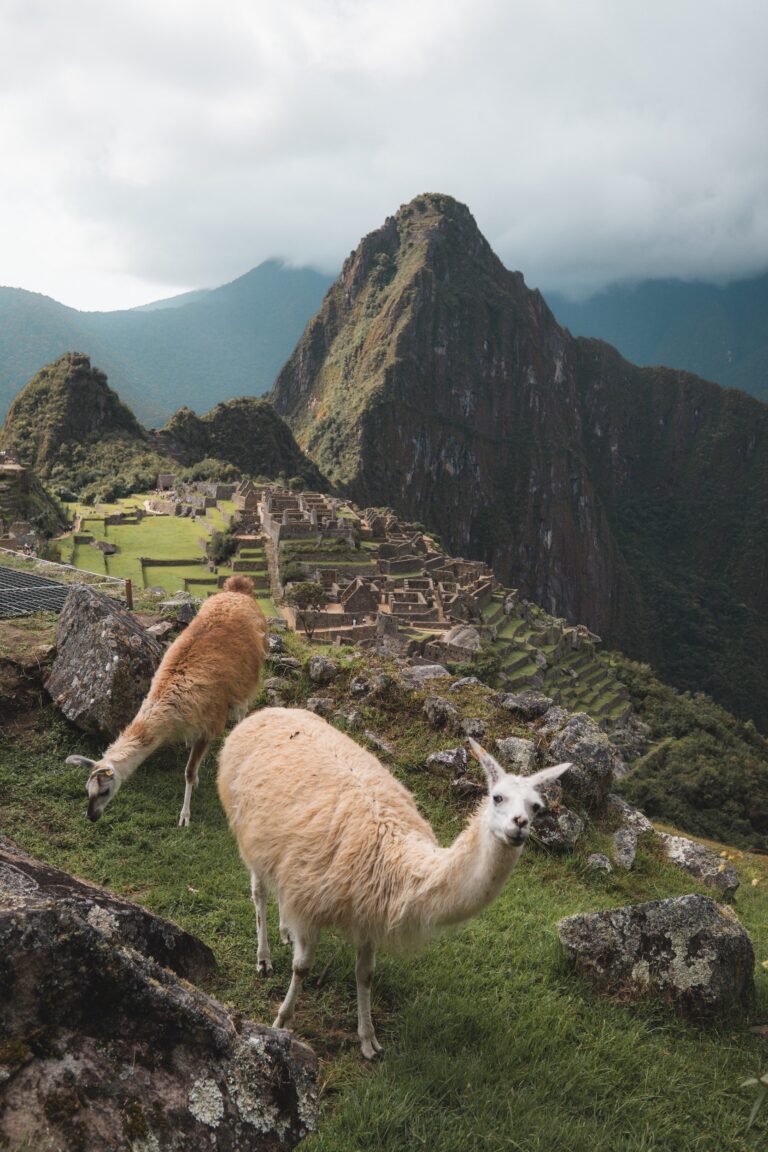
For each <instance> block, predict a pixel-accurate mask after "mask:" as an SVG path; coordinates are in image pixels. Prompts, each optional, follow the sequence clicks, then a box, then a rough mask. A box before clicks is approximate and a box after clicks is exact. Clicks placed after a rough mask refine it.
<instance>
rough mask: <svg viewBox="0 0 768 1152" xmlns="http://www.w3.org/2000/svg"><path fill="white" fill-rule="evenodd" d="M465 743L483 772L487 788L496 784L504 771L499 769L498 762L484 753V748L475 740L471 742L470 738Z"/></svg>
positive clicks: (487, 753) (488, 753)
mask: <svg viewBox="0 0 768 1152" xmlns="http://www.w3.org/2000/svg"><path fill="white" fill-rule="evenodd" d="M467 743H468V744H469V750H470V752H471V753H472V755H473V756H474V758H475V760H477V761H478V762H479V764H480V767H481V768H482V770H483V772H485V775H486V779H487V780H488V785H489V787H491V786H492V785H494V784H496V783H498V781H499V780H500V779H501V777H502V776H503V775H504V769H503V768H502V767H501V765H500V764H499V763H498V761H497V760H494V758H493V756H491V754H490V752H486V750H485V748H483V747H482V746H481V745H480V744H478V742H477V740H473V739H472V737H471V736H470V737H469V739H468V741H467Z"/></svg>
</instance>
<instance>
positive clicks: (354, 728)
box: [332, 708, 363, 732]
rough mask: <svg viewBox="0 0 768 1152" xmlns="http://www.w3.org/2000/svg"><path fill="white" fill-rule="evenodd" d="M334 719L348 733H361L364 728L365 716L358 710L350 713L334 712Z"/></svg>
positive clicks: (351, 710)
mask: <svg viewBox="0 0 768 1152" xmlns="http://www.w3.org/2000/svg"><path fill="white" fill-rule="evenodd" d="M332 719H333V720H334V722H335V723H337V724H341V726H342V727H343V728H346V729H347V731H348V732H359V731H360V729H361V728H362V726H363V715H362V713H361V712H359V711H358V710H357V708H352V709H350V711H349V712H342V711H339V712H334V714H333V717H332Z"/></svg>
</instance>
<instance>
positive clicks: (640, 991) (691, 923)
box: [558, 895, 755, 1017]
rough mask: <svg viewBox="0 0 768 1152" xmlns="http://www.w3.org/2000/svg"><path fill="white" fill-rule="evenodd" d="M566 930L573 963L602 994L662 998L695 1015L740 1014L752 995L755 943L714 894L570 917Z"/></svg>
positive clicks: (564, 922) (562, 937) (562, 926)
mask: <svg viewBox="0 0 768 1152" xmlns="http://www.w3.org/2000/svg"><path fill="white" fill-rule="evenodd" d="M558 931H559V934H560V941H561V943H562V945H563V947H564V949H565V953H566V957H567V959H568V962H569V963H570V965H571V966H572V967H573V968H575V969H576V971H578V972H579V973H580V974H581V975H582V976H584V977H586V978H587V979H588V980H589V981H590V982H591V983H592V984H594V985H595V987H596V988H598V989H599V990H600V991H602V992H607V993H609V994H611V995H619V996H622V997H627V996H629V997H632V998H636V999H639V998H642V997H646V996H655V997H659V998H661V999H663V1000H665V1001H667V1002H668V1003H670V1004H673V1005H674V1006H675V1007H677V1008H679V1009H680V1010H681V1011H682V1012H684V1013H685V1014H687V1015H690V1016H694V1017H705V1016H710V1015H714V1014H721V1013H722V1014H726V1013H728V1014H731V1013H736V1012H739V1011H741V1010H743V1009H745V1008H747V1007H748V1006H749V1004H750V1002H751V1000H752V997H753V994H754V976H753V969H754V963H755V954H754V949H753V947H752V942H751V940H750V938H749V936H748V935H747V933H746V932H745V930H744V928H742V926H741V924H740V923H739V922H738V920H737V919H736V916H735V915H734V914H733V913H732V912H731V910H730V909H729V908H727V907H723V906H721V905H719V904H716V903H715V902H714V900H710V899H709V898H708V897H707V896H693V895H692V896H678V897H676V898H674V899H670V900H651V901H649V902H648V903H646V904H629V905H626V906H624V907H622V908H612V909H610V910H609V911H607V912H594V913H588V914H584V915H580V916H568V917H567V918H566V919H565V920H561V921H560V923H559V925H558Z"/></svg>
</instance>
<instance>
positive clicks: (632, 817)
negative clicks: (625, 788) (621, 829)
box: [605, 792, 653, 836]
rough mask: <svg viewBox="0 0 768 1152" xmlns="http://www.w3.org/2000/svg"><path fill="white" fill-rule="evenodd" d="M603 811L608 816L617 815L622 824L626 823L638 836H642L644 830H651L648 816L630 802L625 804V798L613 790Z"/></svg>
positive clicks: (651, 826) (651, 825)
mask: <svg viewBox="0 0 768 1152" xmlns="http://www.w3.org/2000/svg"><path fill="white" fill-rule="evenodd" d="M605 812H606V815H608V816H618V818H619V819H620V820H621V822H622V824H627V825H628V826H629V827H630V828H632V829H634V831H635V832H637V834H638V835H639V836H642V834H643V833H644V832H653V824H651V822H650V820H649V819H648V817H647V816H644V815H643V813H642V812H641V811H640V809H639V808H633V807H632V805H631V804H627V802H626V800H624V799H623V797H621V796H617V795H616V793H615V792H612V793H611V794H610V795H609V797H608V800H607V801H606V805H605Z"/></svg>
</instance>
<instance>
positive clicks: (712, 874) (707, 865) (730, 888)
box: [657, 832, 740, 897]
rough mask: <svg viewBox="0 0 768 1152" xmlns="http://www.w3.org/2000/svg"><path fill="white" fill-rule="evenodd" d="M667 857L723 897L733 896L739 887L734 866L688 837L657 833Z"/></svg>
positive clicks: (737, 875)
mask: <svg viewBox="0 0 768 1152" xmlns="http://www.w3.org/2000/svg"><path fill="white" fill-rule="evenodd" d="M657 835H658V837H659V840H660V841H661V844H662V847H663V848H664V851H665V853H666V855H667V857H668V858H669V859H670V860H671V861H672V863H673V864H676V865H677V866H678V868H684V869H685V870H686V872H690V874H691V876H695V877H696V879H697V880H698V881H699V882H700V883H701V884H703V885H704V886H705V887H706V888H717V890H718V892H721V893H722V894H723V896H728V897H730V896H733V895H734V894H735V892H736V889H737V888H738V887H739V883H740V881H739V874H738V872H737V871H736V869H735V868H734V866H733V864H729V863H727V862H726V861H725V860H722V859H721V858H720V857H719V856H718V855H717V853H716V852H713V851H712V849H711V848H706V847H705V846H704V845H703V844H697V843H696V842H695V841H694V840H689V839H688V838H687V837H686V836H669V835H668V834H667V833H666V832H659V833H657Z"/></svg>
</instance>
